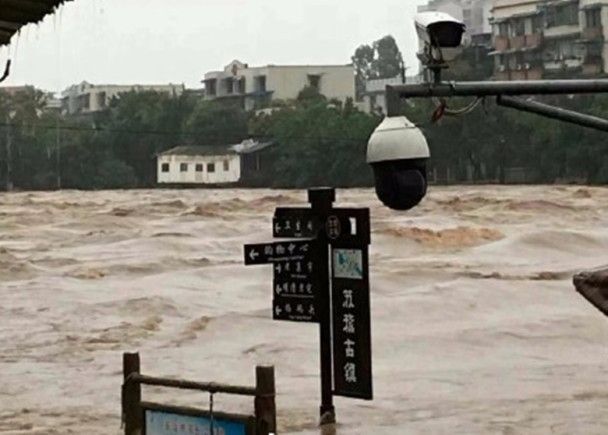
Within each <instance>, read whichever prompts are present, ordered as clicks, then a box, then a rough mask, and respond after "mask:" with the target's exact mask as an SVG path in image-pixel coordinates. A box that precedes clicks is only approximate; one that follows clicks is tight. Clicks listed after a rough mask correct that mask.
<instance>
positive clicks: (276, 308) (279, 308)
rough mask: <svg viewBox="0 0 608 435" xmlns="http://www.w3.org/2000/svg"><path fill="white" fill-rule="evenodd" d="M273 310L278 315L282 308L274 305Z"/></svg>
mask: <svg viewBox="0 0 608 435" xmlns="http://www.w3.org/2000/svg"><path fill="white" fill-rule="evenodd" d="M274 312H275V313H276V315H277V316H280V315H281V313H282V312H283V310H282V309H281V307H279V306H278V305H277V306H276V307H275V309H274Z"/></svg>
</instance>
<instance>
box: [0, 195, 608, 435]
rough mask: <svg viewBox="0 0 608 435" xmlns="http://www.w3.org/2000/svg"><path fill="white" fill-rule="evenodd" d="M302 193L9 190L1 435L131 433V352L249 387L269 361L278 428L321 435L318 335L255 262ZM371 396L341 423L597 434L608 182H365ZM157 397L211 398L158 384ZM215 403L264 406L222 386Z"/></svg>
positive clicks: (602, 409)
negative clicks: (126, 426)
mask: <svg viewBox="0 0 608 435" xmlns="http://www.w3.org/2000/svg"><path fill="white" fill-rule="evenodd" d="M305 201H306V195H305V194H304V193H301V192H290V191H270V190H223V191H221V190H215V191H205V190H191V191H163V190H158V191H124V192H120V191H112V192H75V191H64V192H56V193H14V194H1V195H0V297H1V304H0V319H1V326H0V433H7V434H41V435H42V434H45V435H47V434H66V433H78V434H119V433H120V385H121V381H122V375H121V369H122V366H121V356H122V352H123V351H133V350H139V351H140V353H141V357H142V366H143V371H144V372H145V373H148V374H155V375H164V376H175V377H184V378H191V379H195V380H201V381H210V380H213V381H217V382H229V383H237V384H246V385H250V384H253V381H254V366H255V365H256V364H274V365H275V366H276V374H277V388H278V398H277V402H278V408H279V425H280V429H281V433H289V434H301V435H303V434H311V435H312V434H318V433H319V431H318V429H317V428H316V423H317V417H318V416H317V410H318V405H319V380H318V375H319V374H318V366H319V363H318V358H319V357H318V331H317V329H316V326H314V325H303V324H289V323H279V322H273V321H272V320H270V318H271V312H270V306H271V297H272V288H271V270H270V268H268V267H258V268H245V267H244V266H243V265H242V245H243V244H244V243H255V242H264V241H268V240H270V236H271V224H270V218H271V215H272V212H273V209H274V207H276V206H278V205H294V204H303V203H305ZM338 201H339V203H340V205H351V206H370V207H371V208H372V220H373V233H372V238H373V241H372V250H371V265H372V270H371V282H372V334H373V352H374V376H375V379H374V386H375V397H376V399H375V400H374V401H373V402H361V401H356V400H349V399H341V398H337V399H336V405H337V412H338V420H339V422H340V425H339V426H338V427H337V433H338V434H372V433H373V434H402V433H403V434H407V433H446V434H488V433H505V434H512V433H525V434H530V433H538V434H545V433H560V434H575V433H578V434H602V433H606V427H608V413H607V412H606V410H607V409H608V388H607V387H606V379H607V378H608V354H607V352H606V345H607V344H608V321H607V319H606V318H604V317H603V316H602V315H601V314H600V313H599V312H597V311H596V310H595V309H594V308H593V307H591V306H590V305H589V304H588V303H587V302H586V301H584V300H583V298H582V297H581V296H579V295H578V294H577V293H576V292H575V291H574V288H573V286H572V283H571V277H572V275H573V274H574V273H575V272H577V271H579V270H581V269H588V268H595V267H600V266H606V265H608V190H606V189H600V188H597V189H596V188H579V187H544V186H541V187H451V188H434V189H433V190H432V192H431V194H430V195H429V197H428V198H427V199H425V201H424V202H423V203H422V204H421V206H420V207H418V208H417V209H415V210H414V211H411V212H408V213H396V212H392V211H389V210H387V209H385V208H382V207H381V206H380V205H379V204H378V202H377V201H376V199H375V197H374V195H373V193H372V192H371V191H369V190H344V191H339V192H338ZM144 395H145V397H146V398H148V399H154V400H157V401H170V402H176V403H185V404H189V405H193V406H201V407H206V406H207V397H205V396H204V395H200V394H190V393H184V392H167V391H163V390H158V389H146V390H144ZM217 400H218V401H217V403H216V409H223V410H230V411H245V412H249V411H251V404H250V403H249V402H248V401H241V400H237V401H236V402H234V401H232V400H231V399H230V398H226V397H218V399H217Z"/></svg>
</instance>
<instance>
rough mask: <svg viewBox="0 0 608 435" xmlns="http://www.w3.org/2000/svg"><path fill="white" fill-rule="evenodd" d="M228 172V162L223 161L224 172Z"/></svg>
mask: <svg viewBox="0 0 608 435" xmlns="http://www.w3.org/2000/svg"><path fill="white" fill-rule="evenodd" d="M229 170H230V162H229V161H228V160H224V171H229Z"/></svg>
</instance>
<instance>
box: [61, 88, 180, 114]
mask: <svg viewBox="0 0 608 435" xmlns="http://www.w3.org/2000/svg"><path fill="white" fill-rule="evenodd" d="M144 91H154V92H159V93H164V94H167V95H169V96H174V97H179V96H180V95H181V94H183V93H184V91H185V86H184V85H172V84H169V85H93V84H91V83H88V82H82V83H80V84H78V85H73V86H70V87H69V88H67V89H66V90H65V91H63V92H62V93H61V107H62V109H63V110H64V112H66V113H69V114H70V115H75V114H88V113H95V112H100V111H102V110H105V109H107V108H108V107H109V106H110V101H111V100H112V98H115V97H118V96H119V95H120V94H123V93H127V92H144Z"/></svg>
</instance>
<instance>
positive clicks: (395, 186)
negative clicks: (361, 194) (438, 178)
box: [372, 159, 427, 210]
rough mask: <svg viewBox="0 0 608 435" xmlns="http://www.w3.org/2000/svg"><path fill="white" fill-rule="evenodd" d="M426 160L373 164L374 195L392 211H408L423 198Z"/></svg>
mask: <svg viewBox="0 0 608 435" xmlns="http://www.w3.org/2000/svg"><path fill="white" fill-rule="evenodd" d="M426 161H427V160H426V159H410V160H393V161H385V162H377V163H373V164H372V167H373V170H374V175H375V178H376V194H377V195H378V198H379V199H380V201H382V203H383V204H384V205H386V206H387V207H389V208H391V209H393V210H409V209H411V208H414V207H416V206H417V205H418V204H419V203H420V201H422V199H423V198H424V197H425V195H426V190H427V175H426Z"/></svg>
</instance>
